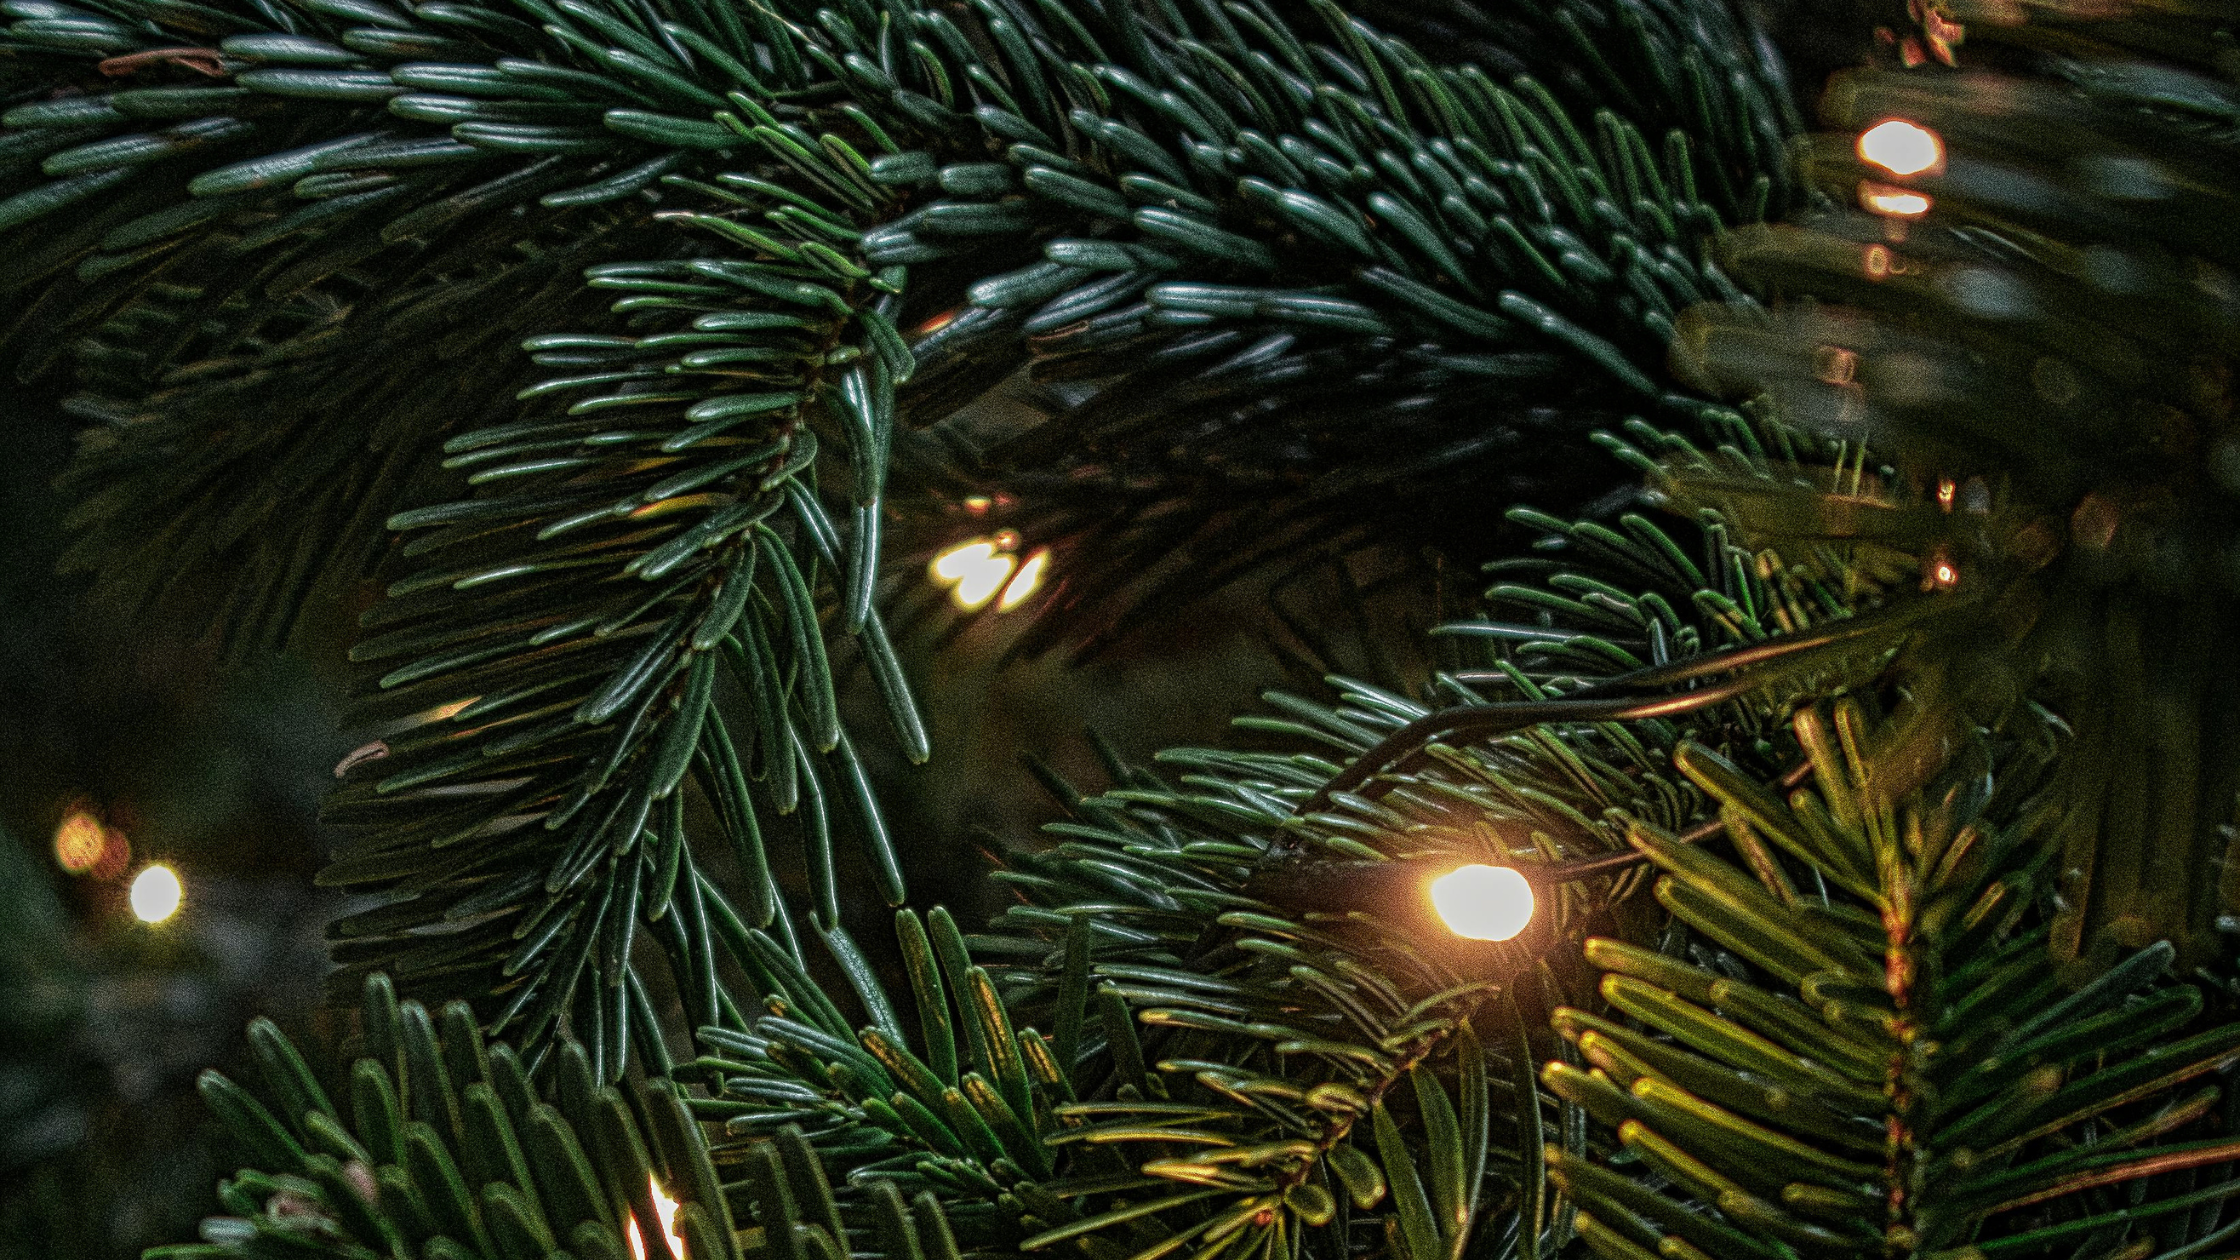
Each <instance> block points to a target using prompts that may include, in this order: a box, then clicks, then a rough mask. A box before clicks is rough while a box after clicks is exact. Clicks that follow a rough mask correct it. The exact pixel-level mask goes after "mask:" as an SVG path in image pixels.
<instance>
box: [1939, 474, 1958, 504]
mask: <svg viewBox="0 0 2240 1260" xmlns="http://www.w3.org/2000/svg"><path fill="white" fill-rule="evenodd" d="M1959 491H1960V487H1959V486H1958V485H1956V484H1954V482H1953V480H1952V478H1950V477H1946V478H1945V479H1943V480H1942V481H1939V482H1938V483H1937V506H1938V507H1941V508H1943V509H1944V510H1945V511H1947V512H1949V511H1951V510H1952V499H1953V496H1954V495H1955V494H1958V493H1959Z"/></svg>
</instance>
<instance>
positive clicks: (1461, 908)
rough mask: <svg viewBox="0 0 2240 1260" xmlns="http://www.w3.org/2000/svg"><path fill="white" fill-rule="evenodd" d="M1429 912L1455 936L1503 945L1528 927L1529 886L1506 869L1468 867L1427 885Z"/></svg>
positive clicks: (1531, 903) (1475, 864)
mask: <svg viewBox="0 0 2240 1260" xmlns="http://www.w3.org/2000/svg"><path fill="white" fill-rule="evenodd" d="M1431 908H1432V909H1434V910H1436V911H1438V912H1439V919H1440V921H1441V922H1443V923H1445V924H1446V925H1447V930H1448V931H1450V932H1452V933H1454V934H1455V935H1456V936H1462V937H1468V938H1469V939H1471V940H1474V941H1506V940H1510V939H1512V938H1514V937H1515V936H1516V935H1517V934H1518V933H1519V932H1522V931H1524V930H1525V928H1526V927H1527V926H1529V925H1530V924H1531V923H1532V911H1533V899H1532V885H1531V884H1530V883H1528V882H1527V881H1526V880H1525V877H1524V876H1523V875H1520V874H1518V873H1517V872H1516V871H1514V870H1512V869H1510V868H1509V867H1506V866H1486V865H1483V864H1481V863H1472V864H1471V865H1469V866H1462V867H1457V868H1456V869H1454V870H1451V871H1448V872H1447V873H1446V874H1444V875H1441V876H1440V877H1439V878H1437V879H1435V880H1432V881H1431Z"/></svg>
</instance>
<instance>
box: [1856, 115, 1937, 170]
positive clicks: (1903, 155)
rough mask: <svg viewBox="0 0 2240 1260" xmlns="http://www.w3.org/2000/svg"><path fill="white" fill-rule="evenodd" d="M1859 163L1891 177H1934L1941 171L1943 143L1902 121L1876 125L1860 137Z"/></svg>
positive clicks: (1927, 132)
mask: <svg viewBox="0 0 2240 1260" xmlns="http://www.w3.org/2000/svg"><path fill="white" fill-rule="evenodd" d="M1859 160H1860V161H1862V162H1865V163H1867V164H1868V165H1870V166H1879V167H1881V168H1882V169H1883V170H1886V171H1888V172H1890V173H1891V174H1892V175H1896V176H1899V177H1900V178H1904V177H1906V176H1909V175H1934V174H1936V173H1937V172H1939V171H1941V170H1943V169H1944V140H1943V138H1942V137H1940V136H1938V135H1937V133H1936V132H1934V131H1931V130H1929V129H1928V128H1927V127H1924V126H1922V125H1920V124H1919V123H1915V122H1908V121H1907V120H1905V119H1903V118H1891V119H1887V120H1885V121H1883V122H1879V123H1876V124H1875V125H1874V126H1872V127H1869V128H1867V129H1866V130H1865V131H1863V132H1861V133H1860V134H1859Z"/></svg>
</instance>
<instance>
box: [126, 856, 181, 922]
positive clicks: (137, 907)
mask: <svg viewBox="0 0 2240 1260" xmlns="http://www.w3.org/2000/svg"><path fill="white" fill-rule="evenodd" d="M186 895H187V890H186V888H185V887H184V886H183V885H181V884H180V883H179V873H178V872H177V871H174V870H172V869H171V868H170V867H168V866H165V865H164V864H162V863H161V862H158V863H156V864H155V865H153V866H149V867H147V868H145V869H143V870H142V871H141V872H140V873H139V874H138V875H135V876H133V877H132V913H134V914H135V915H138V916H139V918H140V921H141V922H142V923H161V922H163V921H164V920H165V919H168V918H170V917H171V916H172V915H175V914H177V913H179V905H180V903H181V902H183V901H185V900H186Z"/></svg>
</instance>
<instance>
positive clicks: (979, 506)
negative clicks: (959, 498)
mask: <svg viewBox="0 0 2240 1260" xmlns="http://www.w3.org/2000/svg"><path fill="white" fill-rule="evenodd" d="M993 502H995V500H993V499H990V498H989V497H988V496H987V495H984V494H976V495H973V496H971V497H970V498H967V499H966V500H965V501H964V510H965V511H967V512H970V513H972V514H973V515H974V516H986V515H987V514H988V505H989V504H990V503H993Z"/></svg>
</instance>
